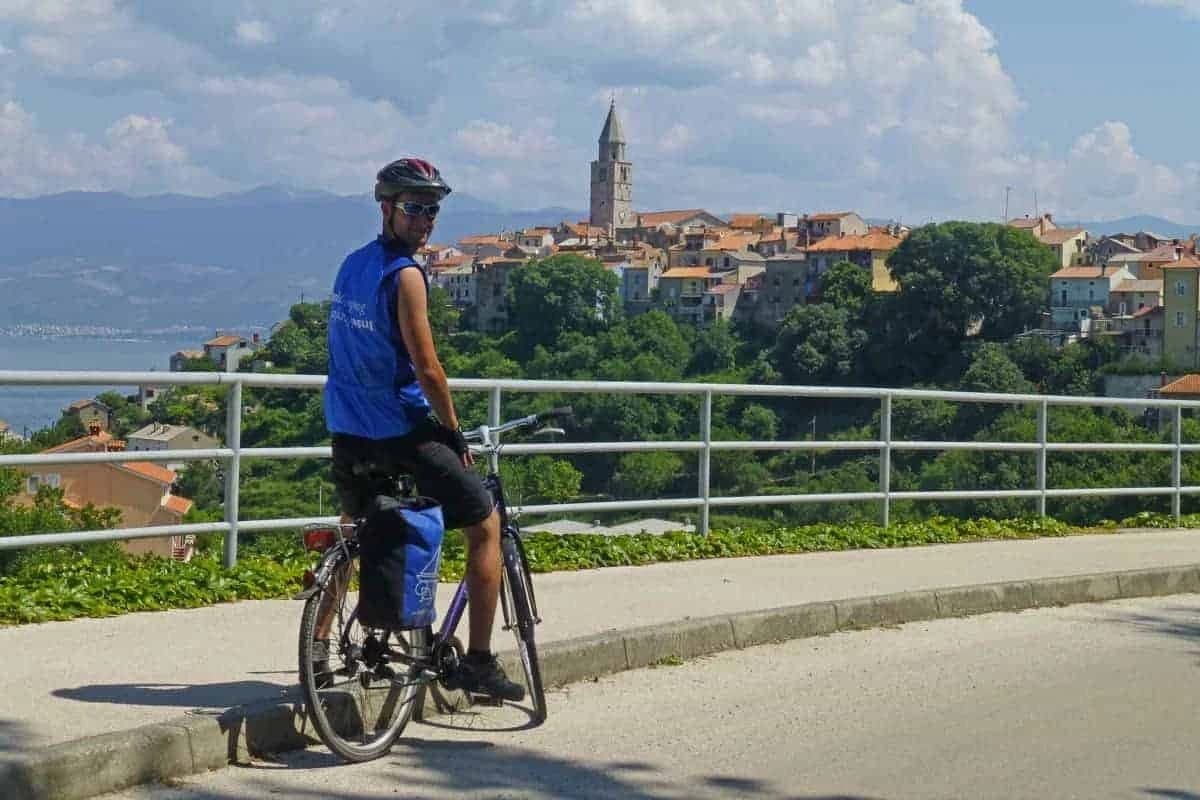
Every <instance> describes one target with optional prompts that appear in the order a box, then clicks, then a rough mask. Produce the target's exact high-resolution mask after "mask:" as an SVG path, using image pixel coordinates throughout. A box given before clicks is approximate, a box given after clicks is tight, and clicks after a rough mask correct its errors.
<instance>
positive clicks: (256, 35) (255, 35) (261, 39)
mask: <svg viewBox="0 0 1200 800" xmlns="http://www.w3.org/2000/svg"><path fill="white" fill-rule="evenodd" d="M234 35H235V36H236V37H237V40H238V41H239V42H241V43H242V44H248V45H260V44H271V43H273V42H274V41H275V32H274V31H273V30H271V26H270V25H268V24H267V23H265V22H263V21H262V20H261V19H250V20H243V21H241V22H238V24H237V27H235V28H234Z"/></svg>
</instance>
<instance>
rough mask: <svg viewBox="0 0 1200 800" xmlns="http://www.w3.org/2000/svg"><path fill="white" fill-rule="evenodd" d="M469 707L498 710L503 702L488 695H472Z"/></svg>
mask: <svg viewBox="0 0 1200 800" xmlns="http://www.w3.org/2000/svg"><path fill="white" fill-rule="evenodd" d="M471 705H476V706H491V707H493V708H499V707H500V706H502V705H504V701H503V700H502V699H500V698H499V697H492V696H491V695H490V694H472V695H471Z"/></svg>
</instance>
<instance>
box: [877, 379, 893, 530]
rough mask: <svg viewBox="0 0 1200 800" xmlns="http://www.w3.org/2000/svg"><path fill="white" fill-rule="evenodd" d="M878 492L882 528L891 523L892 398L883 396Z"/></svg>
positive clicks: (880, 410)
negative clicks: (881, 504) (881, 498)
mask: <svg viewBox="0 0 1200 800" xmlns="http://www.w3.org/2000/svg"><path fill="white" fill-rule="evenodd" d="M879 439H880V441H882V442H883V447H881V448H879V491H880V492H881V493H882V494H883V527H884V528H886V527H888V525H889V524H890V522H891V512H892V396H891V395H890V394H885V395H884V396H883V398H882V401H881V407H880V409H879Z"/></svg>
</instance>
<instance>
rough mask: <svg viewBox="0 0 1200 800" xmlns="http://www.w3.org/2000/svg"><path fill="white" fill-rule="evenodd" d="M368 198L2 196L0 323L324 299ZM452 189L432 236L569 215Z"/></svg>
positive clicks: (243, 311)
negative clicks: (504, 205) (509, 206)
mask: <svg viewBox="0 0 1200 800" xmlns="http://www.w3.org/2000/svg"><path fill="white" fill-rule="evenodd" d="M378 214H379V212H378V210H377V207H376V206H375V205H374V203H373V202H372V200H371V198H370V196H369V195H361V196H338V195H333V194H327V193H324V192H314V191H305V190H296V189H291V188H288V187H282V186H266V187H260V188H258V189H253V190H251V191H248V192H243V193H238V194H226V195H220V196H217V197H211V198H202V197H189V196H185V195H173V194H167V195H157V196H152V197H130V196H128V195H123V194H118V193H111V192H68V193H65V194H56V195H47V196H43V197H35V198H29V199H4V198H0V328H11V327H13V326H16V325H62V326H93V327H113V328H119V329H122V330H131V331H147V330H168V329H179V328H184V327H192V326H197V327H201V328H217V327H221V328H231V329H250V328H255V327H266V326H270V325H271V324H273V323H275V322H277V321H278V320H280V319H283V318H284V317H286V316H287V311H288V308H289V307H290V306H291V304H292V303H294V302H296V301H297V300H299V299H300V298H301V296H302V295H303V296H304V297H305V298H306V299H312V298H317V297H324V296H326V295H327V294H328V292H329V287H330V285H331V284H332V282H333V276H334V273H335V272H336V270H337V267H338V265H339V264H340V263H341V261H342V259H343V258H344V257H345V256H346V254H347V253H348V252H350V251H351V250H353V249H354V248H356V247H358V246H360V245H362V244H363V243H365V242H367V241H369V240H370V239H371V238H372V237H373V236H375V234H376V233H377V232H378V230H379V220H378ZM583 217H586V212H580V211H572V210H570V209H565V208H546V209H538V210H532V211H513V210H509V209H503V208H500V207H498V206H496V205H494V204H491V203H488V202H485V201H483V200H479V199H476V198H472V197H470V196H466V195H459V194H455V195H453V197H452V200H451V201H449V202H447V204H446V208H445V210H444V211H443V212H442V214H441V216H439V218H438V225H437V228H436V230H435V231H434V237H433V238H434V241H436V242H444V243H447V244H451V243H454V242H457V241H458V240H459V239H461V238H462V237H463V236H467V235H469V234H472V233H494V232H497V231H500V230H514V229H520V228H526V227H530V226H534V225H557V224H558V223H559V222H561V221H562V220H564V219H566V220H570V221H576V220H579V219H581V218H583Z"/></svg>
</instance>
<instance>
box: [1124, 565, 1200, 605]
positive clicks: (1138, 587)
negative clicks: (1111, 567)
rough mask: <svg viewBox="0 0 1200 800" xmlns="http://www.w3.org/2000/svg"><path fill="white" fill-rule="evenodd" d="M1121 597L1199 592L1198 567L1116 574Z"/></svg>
mask: <svg viewBox="0 0 1200 800" xmlns="http://www.w3.org/2000/svg"><path fill="white" fill-rule="evenodd" d="M1116 578H1117V583H1118V585H1119V586H1120V588H1121V597H1158V596H1161V595H1166V594H1191V593H1194V592H1200V565H1196V564H1191V565H1188V566H1181V567H1165V568H1163V569H1138V570H1129V571H1127V572H1118V573H1117V575H1116Z"/></svg>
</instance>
